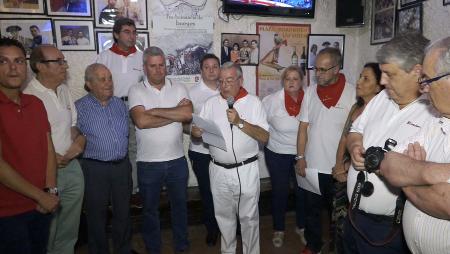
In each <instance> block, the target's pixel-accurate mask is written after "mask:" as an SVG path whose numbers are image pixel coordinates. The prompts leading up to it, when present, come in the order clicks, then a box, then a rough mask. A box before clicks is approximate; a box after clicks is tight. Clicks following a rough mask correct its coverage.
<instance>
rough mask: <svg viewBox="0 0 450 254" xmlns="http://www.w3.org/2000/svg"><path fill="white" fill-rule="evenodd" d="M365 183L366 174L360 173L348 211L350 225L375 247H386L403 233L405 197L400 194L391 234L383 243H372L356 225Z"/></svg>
mask: <svg viewBox="0 0 450 254" xmlns="http://www.w3.org/2000/svg"><path fill="white" fill-rule="evenodd" d="M364 181H365V176H364V172H363V171H360V172H359V173H358V176H357V180H356V184H355V188H354V189H353V193H352V198H351V200H350V207H349V208H350V209H348V218H349V220H350V223H351V224H352V226H353V228H354V229H355V230H356V231H357V232H358V233H359V234H360V235H361V236H362V237H363V238H364V239H365V240H366V241H367V242H368V243H370V244H371V245H373V246H384V245H386V244H388V243H389V242H391V241H392V240H393V239H394V237H395V236H396V235H397V234H398V233H399V232H400V231H401V224H402V215H403V208H404V205H405V196H404V194H403V192H402V193H400V194H399V195H398V197H397V201H396V207H395V213H394V217H393V221H392V224H393V225H392V228H391V231H390V232H389V234H388V235H387V236H386V238H385V239H383V240H382V241H372V240H370V239H369V238H368V237H367V236H366V234H365V233H364V232H362V230H361V229H359V228H358V226H357V225H356V221H355V220H354V217H353V216H354V210H358V208H359V202H360V201H361V189H362V187H363V184H364Z"/></svg>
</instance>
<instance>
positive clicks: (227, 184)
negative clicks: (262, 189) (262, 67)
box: [200, 94, 269, 254]
mask: <svg viewBox="0 0 450 254" xmlns="http://www.w3.org/2000/svg"><path fill="white" fill-rule="evenodd" d="M233 107H234V108H235V109H236V111H237V112H238V113H239V116H240V118H241V119H243V120H245V121H246V122H248V123H251V124H253V125H257V126H259V127H261V128H263V129H265V130H268V129H269V125H268V123H267V120H266V112H265V111H264V108H263V107H262V104H261V101H260V100H259V99H258V98H257V97H256V96H254V95H250V94H247V95H246V96H244V97H242V98H240V99H238V100H237V101H236V102H235V103H234V106H233ZM227 109H228V104H227V101H226V100H225V99H224V98H223V97H222V96H221V95H216V96H214V97H212V98H210V99H209V100H207V101H206V102H205V105H204V106H203V108H202V110H201V112H200V117H202V118H205V119H208V120H211V121H214V122H215V123H216V124H217V125H218V126H219V128H220V130H221V131H222V134H223V135H224V138H225V143H226V147H227V151H223V150H221V149H219V148H217V147H214V146H209V151H210V154H211V156H212V157H213V158H214V159H215V160H217V161H218V162H221V163H227V164H232V163H236V161H237V162H242V161H244V160H246V159H248V158H251V157H253V156H255V155H257V154H258V151H259V147H258V141H256V140H255V139H253V138H252V137H250V136H248V135H247V134H245V133H244V132H242V131H241V130H240V129H239V128H238V127H237V126H234V127H233V128H232V129H231V128H230V123H229V122H228V119H227V115H226V110H227ZM232 132H233V135H232ZM232 139H233V142H232ZM233 151H234V154H235V155H236V160H235V158H234V155H233ZM237 171H238V172H239V177H238V173H237ZM209 174H210V181H211V191H212V194H213V200H214V208H215V214H216V220H217V223H218V224H219V228H220V232H221V234H222V240H221V251H222V253H236V225H237V220H236V214H237V213H238V214H239V217H240V222H241V232H242V242H243V244H242V245H243V254H259V253H260V247H259V212H258V200H259V167H258V161H254V162H252V163H249V164H246V165H244V166H240V167H238V169H237V168H232V169H226V168H223V167H221V166H218V165H216V164H214V163H212V162H211V163H210V168H209ZM239 179H240V180H239ZM239 194H240V195H239ZM239 196H240V202H239ZM238 206H239V211H237V209H238Z"/></svg>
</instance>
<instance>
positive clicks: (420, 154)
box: [403, 142, 427, 161]
mask: <svg viewBox="0 0 450 254" xmlns="http://www.w3.org/2000/svg"><path fill="white" fill-rule="evenodd" d="M403 154H405V155H408V156H409V157H410V158H412V159H415V160H419V161H424V160H425V159H426V158H427V153H426V152H425V148H423V146H421V145H420V144H419V142H414V144H412V143H409V144H408V148H407V149H406V150H405V151H403Z"/></svg>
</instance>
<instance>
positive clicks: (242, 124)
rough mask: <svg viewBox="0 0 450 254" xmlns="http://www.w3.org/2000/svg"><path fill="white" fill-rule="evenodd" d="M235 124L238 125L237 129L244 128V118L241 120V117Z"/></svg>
mask: <svg viewBox="0 0 450 254" xmlns="http://www.w3.org/2000/svg"><path fill="white" fill-rule="evenodd" d="M237 126H238V128H239V129H242V128H244V120H242V119H241V120H239V123H238V125H237Z"/></svg>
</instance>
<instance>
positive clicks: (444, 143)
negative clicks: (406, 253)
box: [380, 37, 450, 254]
mask: <svg viewBox="0 0 450 254" xmlns="http://www.w3.org/2000/svg"><path fill="white" fill-rule="evenodd" d="M425 53H426V55H425V59H424V62H423V71H422V77H421V79H420V81H419V84H420V85H421V88H422V90H423V92H426V93H428V94H429V96H430V98H431V101H432V103H433V106H434V107H435V108H436V109H437V110H438V111H439V113H440V114H441V116H440V118H436V119H434V120H433V121H430V123H429V124H428V125H427V126H426V127H425V128H424V129H423V130H422V131H421V132H420V134H419V135H418V136H417V137H415V138H413V139H411V141H416V142H414V143H410V144H408V143H406V144H408V148H407V153H406V154H405V155H403V154H400V153H396V152H389V153H387V154H386V157H385V160H384V161H383V163H382V164H381V171H380V172H381V174H382V175H383V176H384V178H385V179H386V180H388V181H389V182H390V183H391V184H392V185H393V186H397V187H402V190H403V192H404V193H405V194H406V197H407V198H408V201H407V202H406V205H405V211H404V213H403V232H404V234H405V239H406V242H407V243H408V247H409V249H410V250H411V251H412V253H414V254H416V253H427V254H440V253H448V251H449V250H450V100H449V98H450V37H447V38H444V39H441V40H438V41H437V42H435V43H432V44H431V45H430V46H428V47H427V48H426V50H425ZM396 150H397V151H403V150H404V149H403V148H401V149H396ZM408 156H409V157H411V158H409V157H408ZM424 160H426V161H424Z"/></svg>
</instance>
